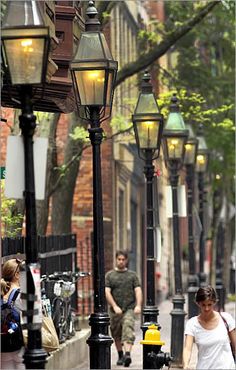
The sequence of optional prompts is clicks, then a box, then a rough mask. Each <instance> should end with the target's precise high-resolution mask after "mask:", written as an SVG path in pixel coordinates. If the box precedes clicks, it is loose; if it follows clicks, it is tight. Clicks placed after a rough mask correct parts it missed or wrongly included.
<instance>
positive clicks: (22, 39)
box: [2, 1, 50, 85]
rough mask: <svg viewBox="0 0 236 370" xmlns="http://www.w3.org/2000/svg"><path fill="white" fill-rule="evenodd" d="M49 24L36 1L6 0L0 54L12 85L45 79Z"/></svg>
mask: <svg viewBox="0 0 236 370" xmlns="http://www.w3.org/2000/svg"><path fill="white" fill-rule="evenodd" d="M49 43H50V36H49V28H48V27H45V25H44V21H43V18H42V15H41V12H40V10H39V7H38V4H37V2H36V1H9V2H7V10H6V14H5V17H4V19H3V23H2V54H3V62H4V68H5V71H6V73H7V74H8V75H9V77H10V80H11V84H12V85H40V84H43V83H44V82H45V80H46V71H47V62H48V53H49Z"/></svg>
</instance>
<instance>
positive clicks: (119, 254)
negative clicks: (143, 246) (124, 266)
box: [116, 251, 128, 259]
mask: <svg viewBox="0 0 236 370" xmlns="http://www.w3.org/2000/svg"><path fill="white" fill-rule="evenodd" d="M118 256H124V257H125V259H128V253H127V252H125V251H117V252H116V258H117V257H118Z"/></svg>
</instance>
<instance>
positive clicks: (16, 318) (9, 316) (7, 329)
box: [1, 288, 24, 352]
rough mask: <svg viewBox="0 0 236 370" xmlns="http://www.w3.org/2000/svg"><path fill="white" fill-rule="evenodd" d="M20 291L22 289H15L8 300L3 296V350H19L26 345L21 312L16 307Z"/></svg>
mask: <svg viewBox="0 0 236 370" xmlns="http://www.w3.org/2000/svg"><path fill="white" fill-rule="evenodd" d="M19 293H20V289H16V288H15V289H13V290H12V291H11V293H10V295H9V297H8V301H7V302H4V301H3V298H2V297H1V352H13V351H17V350H19V349H20V348H21V347H22V346H23V345H24V344H23V335H22V329H21V324H20V313H19V311H18V310H17V309H16V308H15V300H16V298H17V296H18V294H19Z"/></svg>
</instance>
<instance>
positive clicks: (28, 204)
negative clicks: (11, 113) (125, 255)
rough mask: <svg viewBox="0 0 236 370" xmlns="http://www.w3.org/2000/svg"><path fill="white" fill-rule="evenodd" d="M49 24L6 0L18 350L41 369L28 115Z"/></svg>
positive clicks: (41, 72)
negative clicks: (17, 134)
mask: <svg viewBox="0 0 236 370" xmlns="http://www.w3.org/2000/svg"><path fill="white" fill-rule="evenodd" d="M49 41H50V37H49V29H48V27H45V25H44V22H43V18H42V15H41V13H40V10H39V9H38V5H37V3H36V2H35V1H8V2H7V10H6V15H5V17H4V19H3V24H2V54H3V62H4V69H5V73H6V77H7V78H9V80H10V82H9V84H10V85H12V86H15V87H16V89H17V90H18V92H19V98H20V108H21V110H22V113H21V115H20V116H19V120H20V128H21V132H22V136H23V142H24V166H25V191H24V200H25V212H26V221H25V224H26V232H25V236H26V237H25V254H26V292H24V291H23V292H22V294H21V298H22V301H23V302H25V310H23V311H22V313H23V319H24V321H25V327H26V328H27V329H28V345H27V347H26V349H25V353H24V363H25V365H26V368H27V369H44V368H45V363H46V357H47V353H46V352H45V350H44V349H43V348H42V340H41V326H42V312H41V297H40V286H39V284H38V282H39V278H40V266H39V264H38V263H37V262H38V256H37V254H38V253H37V225H36V205H35V183H34V158H33V135H34V130H35V127H36V117H35V116H34V115H33V104H32V94H33V87H34V86H40V85H41V86H42V85H44V83H45V79H46V69H47V61H48V52H49Z"/></svg>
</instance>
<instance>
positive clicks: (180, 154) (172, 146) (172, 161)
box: [163, 94, 188, 365]
mask: <svg viewBox="0 0 236 370" xmlns="http://www.w3.org/2000/svg"><path fill="white" fill-rule="evenodd" d="M187 137H188V130H186V128H185V124H184V120H183V118H182V116H181V113H180V110H179V105H178V99H177V97H176V94H174V95H173V96H172V98H171V105H170V113H169V116H168V118H167V121H166V125H165V127H164V131H163V150H164V155H165V162H166V166H167V168H168V170H169V173H170V184H171V188H172V209H173V219H172V224H173V248H174V278H175V295H174V297H173V300H172V302H173V310H172V311H171V313H170V314H171V316H172V322H171V356H172V357H173V362H174V364H175V365H181V364H182V352H183V336H184V316H185V314H186V313H185V312H184V302H185V299H184V296H183V288H182V275H181V251H180V241H179V217H178V199H177V188H178V180H179V170H180V169H181V167H182V163H183V159H184V152H185V143H186V140H187Z"/></svg>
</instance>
